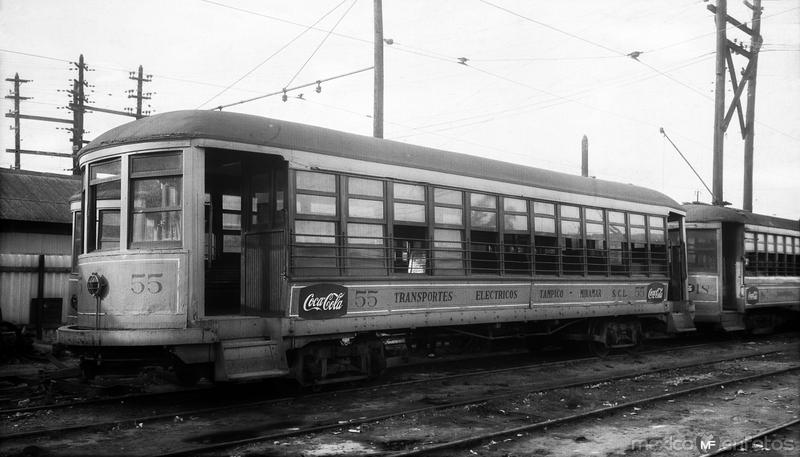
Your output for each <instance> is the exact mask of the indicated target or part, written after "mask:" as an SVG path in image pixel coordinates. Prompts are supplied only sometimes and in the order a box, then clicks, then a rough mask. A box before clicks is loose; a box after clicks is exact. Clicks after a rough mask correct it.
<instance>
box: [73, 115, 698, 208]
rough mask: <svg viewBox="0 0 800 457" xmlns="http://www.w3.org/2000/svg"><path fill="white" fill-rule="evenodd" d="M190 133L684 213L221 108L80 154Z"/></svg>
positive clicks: (646, 192)
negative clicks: (645, 205) (609, 199)
mask: <svg viewBox="0 0 800 457" xmlns="http://www.w3.org/2000/svg"><path fill="white" fill-rule="evenodd" d="M186 139H190V140H191V139H213V140H222V141H231V142H236V143H246V144H256V145H263V146H271V147H276V148H285V149H290V150H300V151H307V152H314V153H319V154H327V155H330V156H336V157H343V158H349V159H356V160H363V161H369V162H375V163H382V164H388V165H397V166H403V167H411V168H417V169H423V170H429V171H437V172H442V173H450V174H455V175H463V176H469V177H476V178H483V179H490V180H495V181H500V182H506V183H512V184H519V185H524V186H532V187H538V188H543V189H550V190H558V191H564V192H571V193H576V194H583V195H590V196H597V197H605V198H611V199H616V200H621V201H628V202H635V203H644V204H650V205H658V206H663V207H668V208H670V209H672V210H674V211H677V212H679V213H683V208H682V207H681V205H679V204H678V203H677V202H676V201H675V200H673V199H671V198H670V197H668V196H666V195H664V194H662V193H660V192H657V191H655V190H652V189H648V188H644V187H639V186H634V185H632V184H622V183H617V182H612V181H605V180H601V179H595V178H587V177H582V176H577V175H571V174H567V173H561V172H556V171H550V170H544V169H540V168H533V167H527V166H523V165H518V164H513V163H507V162H501V161H498V160H492V159H486V158H483V157H477V156H471V155H467V154H461V153H455V152H449V151H443V150H439V149H433V148H428V147H423V146H417V145H412V144H408V143H400V142H396V141H391V140H384V139H377V138H372V137H367V136H363V135H356V134H352V133H346V132H341V131H337V130H331V129H326V128H322V127H316V126H310V125H305V124H299V123H294V122H288V121H282V120H277V119H270V118H265V117H261V116H254V115H250V114H241V113H231V112H221V111H206V110H186V111H173V112H168V113H162V114H157V115H154V116H151V117H145V118H142V119H139V120H136V121H133V122H129V123H127V124H123V125H121V126H119V127H116V128H113V129H111V130H109V131H107V132H105V133H103V134H102V135H100V136H99V137H97V138H96V139H95V140H94V141H92V142H91V143H90V144H88V145H87V146H86V147H84V148H83V149H82V150H81V151H80V153H79V155H84V154H87V153H89V152H92V151H95V150H98V149H103V148H107V147H112V146H117V145H123V144H132V143H140V142H150V141H169V140H186Z"/></svg>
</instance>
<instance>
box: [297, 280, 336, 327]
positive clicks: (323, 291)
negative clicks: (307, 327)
mask: <svg viewBox="0 0 800 457" xmlns="http://www.w3.org/2000/svg"><path fill="white" fill-rule="evenodd" d="M298 304H299V310H298V315H299V316H300V317H302V318H303V319H332V318H334V317H339V316H344V315H345V314H347V289H346V288H344V287H342V286H340V285H338V284H314V285H313V286H308V287H304V288H302V289H301V290H300V301H299V303H298Z"/></svg>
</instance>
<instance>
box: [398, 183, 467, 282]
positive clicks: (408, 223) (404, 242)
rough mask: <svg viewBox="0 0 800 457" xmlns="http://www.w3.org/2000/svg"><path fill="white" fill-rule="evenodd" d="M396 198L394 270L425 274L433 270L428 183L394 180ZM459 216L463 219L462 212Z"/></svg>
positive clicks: (402, 272) (404, 272)
mask: <svg viewBox="0 0 800 457" xmlns="http://www.w3.org/2000/svg"><path fill="white" fill-rule="evenodd" d="M392 198H393V206H392V211H393V213H392V214H393V221H394V226H393V231H394V238H393V239H394V250H393V259H392V262H393V271H394V273H401V274H425V273H427V272H428V271H430V270H429V269H428V226H427V224H426V222H427V221H428V215H427V213H428V212H427V206H426V193H425V186H421V185H417V184H405V183H393V185H392ZM450 219H451V220H452V219H456V217H451V218H450ZM457 219H458V220H459V223H460V219H461V217H460V215H459V216H458V217H457Z"/></svg>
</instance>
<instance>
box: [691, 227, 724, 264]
mask: <svg viewBox="0 0 800 457" xmlns="http://www.w3.org/2000/svg"><path fill="white" fill-rule="evenodd" d="M686 252H687V255H688V258H687V263H688V265H689V270H691V271H693V272H697V273H714V274H716V273H717V232H716V230H713V229H687V230H686Z"/></svg>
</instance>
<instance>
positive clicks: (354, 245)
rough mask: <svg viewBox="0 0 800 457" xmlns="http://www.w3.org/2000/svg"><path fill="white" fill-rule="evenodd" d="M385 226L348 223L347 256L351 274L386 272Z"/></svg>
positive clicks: (346, 263)
mask: <svg viewBox="0 0 800 457" xmlns="http://www.w3.org/2000/svg"><path fill="white" fill-rule="evenodd" d="M384 244H385V236H384V226H383V225H380V224H361V223H348V224H347V256H346V260H345V268H346V270H347V274H349V275H359V276H374V275H380V274H386V260H385V259H386V254H385V249H384Z"/></svg>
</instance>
